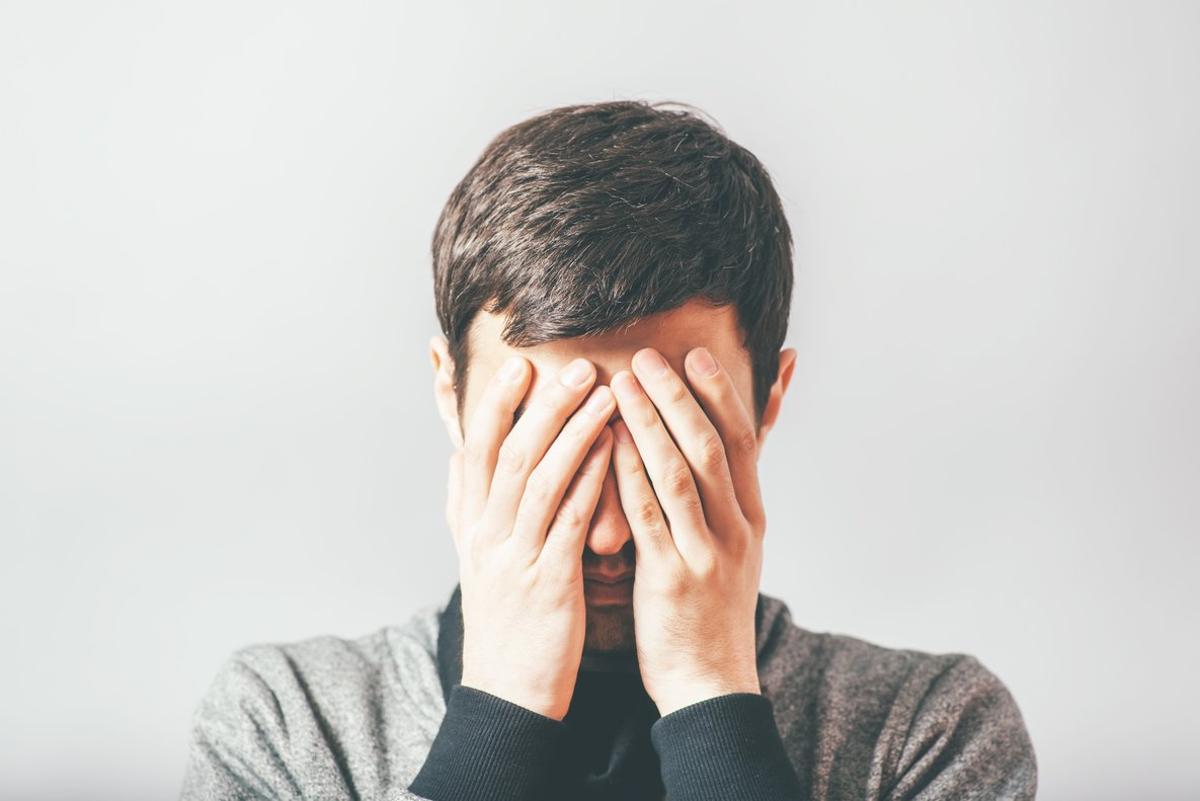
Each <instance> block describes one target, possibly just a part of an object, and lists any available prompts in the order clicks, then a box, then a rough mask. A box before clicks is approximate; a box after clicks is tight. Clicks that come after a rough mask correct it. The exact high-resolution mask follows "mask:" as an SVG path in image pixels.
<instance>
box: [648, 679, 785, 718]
mask: <svg viewBox="0 0 1200 801" xmlns="http://www.w3.org/2000/svg"><path fill="white" fill-rule="evenodd" d="M668 686H670V687H671V691H670V692H669V693H663V694H662V697H661V698H655V699H654V704H655V706H657V707H658V712H659V715H660V716H662V717H666V716H667V715H669V714H671V713H672V712H677V711H678V710H680V709H683V708H684V707H687V706H691V705H692V704H698V703H700V702H701V701H707V700H709V699H711V698H717V697H720V696H722V695H731V694H733V693H749V694H752V695H762V688H761V687H759V684H758V676H757V674H755V676H754V677H752V678H751V677H748V676H747V677H743V678H740V679H734V678H717V679H708V680H692V681H686V682H669V683H668Z"/></svg>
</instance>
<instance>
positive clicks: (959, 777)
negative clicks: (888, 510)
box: [181, 593, 1037, 801]
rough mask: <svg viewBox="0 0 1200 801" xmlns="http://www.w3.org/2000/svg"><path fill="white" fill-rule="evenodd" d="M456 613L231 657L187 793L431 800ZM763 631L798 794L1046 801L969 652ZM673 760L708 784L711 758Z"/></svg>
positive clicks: (208, 706) (202, 717)
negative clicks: (448, 628) (415, 788)
mask: <svg viewBox="0 0 1200 801" xmlns="http://www.w3.org/2000/svg"><path fill="white" fill-rule="evenodd" d="M447 605H448V604H447V603H441V604H431V605H427V606H425V607H422V608H421V609H418V610H417V611H416V612H414V613H413V614H412V615H411V616H410V617H409V618H408V619H407V620H406V621H404V622H403V623H401V624H399V625H394V626H388V627H384V628H382V629H380V630H378V631H375V632H373V633H371V634H368V635H366V636H362V637H359V638H355V639H345V638H339V637H332V636H326V637H317V638H313V639H309V640H304V641H300V642H294V643H285V644H273V645H256V646H251V647H248V648H244V649H242V650H239V651H237V652H235V653H234V654H233V655H232V656H231V657H230V658H229V659H228V660H227V661H226V663H225V665H224V666H223V667H222V669H221V670H220V671H219V673H218V675H217V676H216V678H215V680H214V681H213V683H212V685H211V687H210V688H209V690H208V692H207V693H206V694H205V696H204V698H203V699H202V701H201V703H200V704H199V706H198V707H197V709H196V712H195V715H194V720H193V726H192V733H191V743H190V750H189V758H188V764H187V768H186V771H185V775H184V779H183V789H182V793H181V798H182V799H184V801H200V799H221V800H222V801H223V800H224V799H323V800H327V801H351V800H352V799H353V800H355V801H358V800H360V799H388V800H390V801H428V800H427V799H425V798H424V797H422V796H420V795H417V794H415V793H413V792H411V791H410V790H409V789H408V787H409V785H410V784H411V783H412V781H413V779H414V778H415V777H416V776H417V774H418V772H419V771H420V770H421V767H422V765H423V764H424V763H425V759H426V756H427V755H428V754H429V752H430V748H431V746H432V744H433V741H434V739H435V737H436V736H437V734H438V730H439V728H440V724H441V722H442V719H443V718H444V716H445V715H446V696H445V694H444V687H443V683H442V677H441V676H440V675H439V664H438V658H437V648H438V629H439V625H440V617H441V613H442V612H444V611H445V609H446V607H447ZM756 629H757V631H756V647H757V653H758V674H759V683H760V687H761V691H762V696H763V698H764V699H765V701H766V702H768V703H763V704H761V705H760V707H759V709H758V710H757V711H754V712H750V713H746V714H757V715H760V716H761V715H762V714H763V711H764V710H767V711H769V713H770V714H772V715H773V716H774V721H775V724H776V726H777V728H778V733H779V740H780V741H781V742H782V744H783V747H784V750H785V751H786V754H787V756H788V758H789V760H790V761H791V764H792V767H793V768H794V770H795V775H796V777H798V779H799V781H800V786H801V788H802V794H801V796H800V798H802V799H805V801H808V800H809V799H811V800H812V801H843V800H844V799H859V800H861V801H884V800H887V801H900V800H901V799H908V800H910V801H950V799H955V800H956V801H957V800H960V799H971V800H974V801H984V800H990V799H1033V798H1034V797H1035V793H1036V788H1037V762H1036V757H1035V755H1034V750H1033V746H1032V743H1031V742H1030V738H1029V735H1028V732H1027V731H1026V728H1025V724H1024V720H1023V719H1022V715H1021V712H1020V710H1019V708H1018V706H1017V704H1016V702H1015V700H1014V699H1013V697H1012V695H1011V694H1010V693H1009V691H1008V689H1007V688H1006V687H1005V685H1004V684H1003V683H1002V682H1001V681H1000V679H999V678H997V677H996V676H995V675H994V674H993V673H992V672H991V671H989V670H988V669H987V668H986V667H985V666H984V665H983V664H981V663H980V662H979V661H978V660H977V659H975V658H974V657H972V656H970V655H967V654H961V653H946V654H933V653H926V652H922V651H916V650H909V649H893V648H885V647H882V646H879V645H875V644H873V643H870V642H867V641H865V640H861V639H858V638H856V637H852V636H848V635H844V634H834V633H828V632H820V633H819V632H812V631H809V630H807V629H804V628H802V627H800V626H798V625H796V624H795V623H794V622H793V621H792V617H791V613H790V611H789V609H788V607H787V605H786V604H785V603H784V602H783V601H781V600H779V599H778V598H775V597H773V596H770V595H767V594H765V593H760V596H759V610H758V615H757V620H756ZM730 700H733V699H730ZM739 714H742V713H739ZM726 719H727V718H726ZM730 748H731V749H732V750H735V751H736V750H737V749H743V750H745V749H753V743H730ZM747 754H748V756H750V755H752V754H751V752H750V751H747ZM672 759H673V760H675V761H676V762H679V765H678V766H677V767H676V768H675V769H676V770H680V769H682V770H683V771H684V773H685V774H686V773H687V772H688V771H690V770H694V771H695V772H696V774H695V775H696V776H697V777H698V779H703V778H704V777H703V775H702V773H701V771H702V770H703V765H704V760H703V755H702V754H701V755H697V754H692V753H687V754H683V755H682V756H680V757H678V758H676V757H672ZM680 760H682V761H680ZM689 760H699V761H697V762H694V763H689ZM665 761H666V759H665V758H664V763H665ZM666 767H668V765H666V764H664V768H666ZM685 789H686V788H685ZM729 796H731V797H739V794H738V793H737V792H732V791H731V792H730V793H729Z"/></svg>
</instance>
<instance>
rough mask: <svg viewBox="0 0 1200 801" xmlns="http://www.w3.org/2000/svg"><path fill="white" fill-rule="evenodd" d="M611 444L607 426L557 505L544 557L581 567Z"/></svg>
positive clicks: (602, 487)
mask: <svg viewBox="0 0 1200 801" xmlns="http://www.w3.org/2000/svg"><path fill="white" fill-rule="evenodd" d="M612 444H613V436H612V430H611V429H609V428H608V426H604V427H603V428H601V429H600V435H599V436H597V437H596V441H595V442H594V443H593V444H592V447H591V449H590V450H589V451H588V454H587V457H586V458H584V460H583V463H582V464H580V465H579V472H578V473H576V474H575V478H574V479H573V480H572V482H571V486H570V488H569V489H568V490H567V492H566V495H565V496H564V497H563V500H562V504H560V505H559V507H558V512H557V514H555V516H554V520H553V522H551V524H550V530H549V531H548V532H547V534H546V544H545V545H544V546H542V554H541V557H540V558H541V559H543V560H545V559H551V560H554V561H555V562H556V563H557V564H559V565H561V566H562V567H563V568H564V569H567V570H572V571H577V570H581V569H582V568H581V567H580V565H581V560H582V559H583V543H584V542H585V541H586V540H587V533H588V529H589V527H590V526H591V523H592V515H594V514H595V513H596V503H597V502H598V501H599V500H600V492H601V491H602V490H603V489H604V477H605V476H606V475H608V465H609V460H610V459H611V458H612Z"/></svg>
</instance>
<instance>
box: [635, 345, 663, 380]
mask: <svg viewBox="0 0 1200 801" xmlns="http://www.w3.org/2000/svg"><path fill="white" fill-rule="evenodd" d="M637 359H638V361H640V362H641V363H642V369H643V370H645V371H646V372H648V373H649V374H650V375H656V376H657V375H662V374H663V373H665V372H667V362H666V360H665V359H663V357H662V356H659V355H658V351H655V350H643V351H639V352H638V355H637Z"/></svg>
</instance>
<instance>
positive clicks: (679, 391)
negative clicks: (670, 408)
mask: <svg viewBox="0 0 1200 801" xmlns="http://www.w3.org/2000/svg"><path fill="white" fill-rule="evenodd" d="M689 395H691V393H690V392H688V388H687V387H686V386H684V383H683V382H682V381H678V380H676V381H672V382H671V383H670V384H668V385H667V400H668V401H669V402H671V403H683V401H685V400H686V399H687V398H688V396H689Z"/></svg>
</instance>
